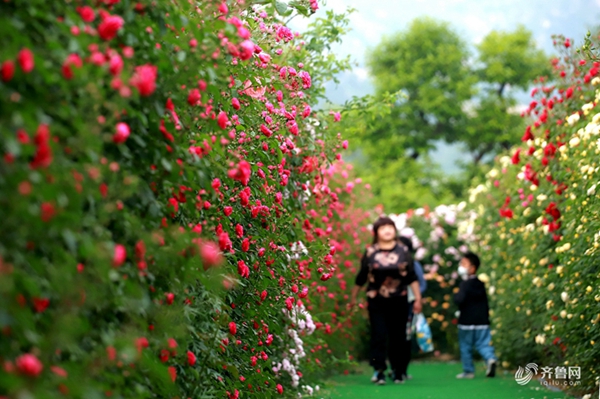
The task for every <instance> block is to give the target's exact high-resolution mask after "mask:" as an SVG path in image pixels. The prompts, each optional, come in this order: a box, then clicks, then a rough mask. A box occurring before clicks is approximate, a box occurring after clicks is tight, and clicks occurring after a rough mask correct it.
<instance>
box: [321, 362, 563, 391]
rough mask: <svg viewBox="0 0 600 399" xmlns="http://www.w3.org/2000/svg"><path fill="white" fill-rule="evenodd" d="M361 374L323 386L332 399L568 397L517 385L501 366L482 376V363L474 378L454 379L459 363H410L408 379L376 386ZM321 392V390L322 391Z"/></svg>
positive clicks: (368, 375) (533, 385)
mask: <svg viewBox="0 0 600 399" xmlns="http://www.w3.org/2000/svg"><path fill="white" fill-rule="evenodd" d="M363 369H364V371H363V373H362V374H350V375H340V376H337V377H335V378H333V379H332V380H331V381H330V384H328V387H327V388H328V389H326V391H328V392H327V394H328V395H327V396H328V397H330V398H332V399H337V398H344V399H369V398H373V399H395V398H399V399H400V398H411V399H412V398H414V399H429V398H431V399H441V398H443V399H470V398H474V399H475V398H477V399H558V398H560V399H565V398H572V396H569V395H566V394H564V393H563V392H560V391H557V392H553V391H551V390H549V389H547V388H546V387H543V386H542V385H541V384H540V383H539V382H538V381H536V380H533V381H531V382H529V383H528V384H527V385H524V386H521V385H519V384H517V383H516V382H515V378H514V374H512V373H509V372H504V371H502V370H501V369H500V370H498V372H497V373H496V377H494V378H486V377H485V370H484V367H483V364H481V365H478V366H477V371H476V374H475V378H474V379H472V380H458V379H456V374H459V373H460V372H462V368H461V365H460V363H458V362H452V363H433V362H420V363H416V362H415V363H411V365H410V368H409V374H411V375H412V376H413V379H412V380H409V381H407V382H406V383H404V384H398V385H396V384H393V382H392V381H391V380H390V379H388V380H387V383H386V385H383V386H378V385H375V384H373V383H372V382H371V381H370V379H371V376H372V373H371V371H370V369H369V368H368V366H365V367H364V368H363ZM324 393H325V392H324Z"/></svg>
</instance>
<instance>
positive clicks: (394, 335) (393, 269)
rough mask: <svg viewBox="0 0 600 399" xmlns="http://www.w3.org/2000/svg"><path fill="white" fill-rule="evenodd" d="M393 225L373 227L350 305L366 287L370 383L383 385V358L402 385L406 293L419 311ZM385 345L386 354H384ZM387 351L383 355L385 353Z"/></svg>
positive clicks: (409, 265) (407, 258)
mask: <svg viewBox="0 0 600 399" xmlns="http://www.w3.org/2000/svg"><path fill="white" fill-rule="evenodd" d="M396 237H397V231H396V225H395V224H394V222H393V221H392V220H391V219H390V218H387V217H381V218H379V219H378V220H377V221H376V222H375V223H374V224H373V244H372V245H370V246H369V247H367V249H366V251H365V253H364V255H363V257H362V260H361V268H360V271H359V273H358V275H357V276H356V281H355V283H356V285H355V286H354V288H353V289H352V298H351V305H352V306H354V305H355V304H356V298H357V295H358V292H359V291H360V289H361V287H362V286H364V285H365V283H367V282H368V284H367V303H368V310H369V321H370V324H371V359H370V364H371V366H372V367H373V369H374V370H375V375H374V376H373V379H372V380H373V382H376V383H377V384H380V385H383V384H385V370H386V369H387V365H386V357H387V358H388V359H389V362H390V367H391V369H392V379H393V381H394V382H395V383H397V384H399V383H402V382H403V377H402V373H401V368H402V358H403V356H402V355H403V354H402V352H403V351H404V350H406V349H405V348H406V345H405V341H406V323H407V321H408V299H407V296H408V290H412V292H413V294H414V297H415V301H414V308H413V309H414V311H415V313H419V312H420V311H421V291H420V289H419V282H418V280H417V276H416V274H415V270H414V266H413V261H412V257H411V255H410V252H409V250H408V248H407V247H406V246H405V245H404V244H402V243H401V242H398V240H397V239H396ZM386 344H387V351H386ZM386 352H387V353H386Z"/></svg>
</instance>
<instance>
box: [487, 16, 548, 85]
mask: <svg viewBox="0 0 600 399" xmlns="http://www.w3.org/2000/svg"><path fill="white" fill-rule="evenodd" d="M477 50H478V52H479V57H478V61H479V64H480V67H479V68H478V70H477V74H478V76H479V79H480V81H482V82H486V83H489V84H490V85H495V88H496V92H497V94H498V96H499V97H502V96H503V94H504V90H505V88H506V87H507V86H508V85H510V86H515V87H518V88H521V89H523V90H526V89H527V88H528V87H529V86H530V85H531V84H532V82H533V80H535V79H536V78H538V77H539V76H544V75H548V74H549V73H550V69H549V63H548V57H547V56H546V55H545V54H544V51H543V50H540V49H538V48H537V47H536V45H535V41H534V40H533V37H532V34H531V32H530V31H529V30H527V28H525V27H524V26H523V25H519V26H518V27H517V29H516V30H515V31H514V32H504V31H492V32H490V33H489V34H488V35H487V36H486V37H485V38H484V39H483V40H482V41H481V43H479V45H478V46H477Z"/></svg>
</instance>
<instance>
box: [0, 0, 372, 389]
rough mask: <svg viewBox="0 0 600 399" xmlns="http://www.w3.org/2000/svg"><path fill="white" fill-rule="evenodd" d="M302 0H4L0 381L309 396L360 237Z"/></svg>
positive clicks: (336, 33)
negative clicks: (321, 105) (298, 21)
mask: <svg viewBox="0 0 600 399" xmlns="http://www.w3.org/2000/svg"><path fill="white" fill-rule="evenodd" d="M252 3H256V4H254V5H253V4H252ZM316 8H318V3H317V1H316V0H300V1H293V2H290V3H289V4H286V3H283V2H279V1H277V2H272V3H271V2H264V1H261V2H246V3H244V2H243V1H238V2H234V1H228V2H225V1H223V2H220V1H209V0H206V1H199V2H150V1H139V2H129V1H124V0H103V1H97V2H84V1H75V2H56V3H48V2H44V1H41V0H34V1H23V0H15V1H10V2H3V3H2V4H1V5H0V22H1V23H0V33H1V34H0V45H1V47H2V52H1V55H0V63H1V65H0V151H1V152H2V162H0V204H2V206H1V207H0V218H1V219H2V229H1V231H0V235H1V239H0V274H1V278H0V298H1V300H0V331H1V334H2V339H0V362H1V363H2V369H1V370H0V396H5V397H10V398H13V397H14V398H16V397H24V396H32V397H37V398H51V397H56V396H57V395H58V394H59V393H60V394H61V395H62V396H65V397H86V398H90V397H140V398H141V397H200V396H202V397H229V398H237V397H260V398H266V397H276V396H280V395H284V396H297V395H298V394H311V393H312V392H313V390H314V386H313V385H314V383H315V382H316V381H318V378H319V376H320V375H321V374H322V373H323V372H324V371H326V370H328V369H329V368H330V367H329V366H331V365H332V364H333V363H334V362H335V361H336V359H335V357H333V356H331V355H330V354H329V353H327V352H330V349H328V347H327V345H328V344H327V342H333V341H331V340H330V341H327V340H328V339H329V337H330V335H329V334H330V332H331V331H332V330H336V329H338V328H339V327H340V325H339V323H338V322H337V320H336V321H335V322H334V321H333V320H331V319H329V317H330V316H329V315H327V316H326V315H324V314H321V313H319V309H322V308H320V307H319V306H321V305H322V304H326V305H327V306H330V305H329V304H330V303H331V302H330V301H329V294H330V293H331V292H330V291H329V292H328V289H327V288H325V287H326V286H325V285H324V284H326V283H327V284H339V285H340V286H341V283H336V282H335V281H338V279H337V278H336V279H332V277H334V276H335V275H336V273H337V271H336V266H337V265H338V264H339V262H340V259H341V258H340V256H341V255H340V253H346V254H348V253H350V252H352V251H353V250H354V249H355V247H358V246H359V242H360V239H361V238H360V236H359V235H360V234H359V233H360V229H358V228H357V226H358V223H360V217H361V216H360V215H361V212H360V211H359V210H353V209H354V208H353V207H354V205H353V202H352V199H351V196H352V195H354V194H352V188H353V185H354V184H359V183H357V182H356V181H354V180H347V171H345V169H346V167H345V166H343V164H339V165H337V166H334V167H333V168H332V167H331V166H330V165H331V164H332V162H334V161H336V159H337V160H339V159H340V158H341V156H340V151H342V150H343V149H344V148H346V147H347V143H345V142H343V141H342V139H341V137H340V136H339V134H337V132H335V130H334V127H335V123H336V121H338V120H339V119H340V115H339V114H338V113H334V114H332V115H330V114H327V113H318V112H315V111H313V110H312V108H314V107H315V106H316V104H317V103H318V101H319V100H321V99H322V98H323V95H324V89H323V82H324V81H325V80H328V79H331V78H332V76H334V75H335V74H336V73H337V72H338V71H340V70H344V69H345V68H347V67H348V62H347V61H344V60H341V61H340V60H336V59H335V58H332V57H330V56H329V55H327V49H328V48H329V46H330V45H331V44H332V43H335V42H336V41H339V37H340V35H341V34H342V33H343V32H344V26H345V24H346V20H345V18H344V17H343V16H340V15H335V14H332V13H330V14H329V15H328V16H327V18H323V19H317V20H315V21H314V22H313V23H312V24H311V25H310V27H309V29H308V31H307V32H306V33H305V36H304V37H299V35H296V34H294V33H293V32H292V31H291V30H290V29H288V28H287V27H286V26H285V25H284V24H283V23H282V20H283V18H282V17H288V16H290V15H291V14H293V13H300V14H303V15H310V14H311V13H312V12H313V11H314V10H315V9H316ZM350 214H352V215H357V216H356V217H355V218H354V217H353V218H347V216H348V215H350ZM351 228H352V230H350V229H351ZM336 253H337V255H336ZM328 280H329V281H328ZM323 306H324V305H323ZM335 306H337V305H335ZM327 309H328V313H329V309H330V308H327ZM321 320H323V321H321ZM338 345H339V343H338ZM340 348H341V347H339V348H338V350H337V352H336V353H338V354H341V355H340V356H342V355H343V354H344V352H343V351H342V350H341V349H340Z"/></svg>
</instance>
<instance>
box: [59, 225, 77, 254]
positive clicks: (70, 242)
mask: <svg viewBox="0 0 600 399" xmlns="http://www.w3.org/2000/svg"><path fill="white" fill-rule="evenodd" d="M62 236H63V239H64V240H65V244H66V245H67V248H69V251H71V252H72V253H74V254H75V253H77V238H75V234H73V232H72V231H71V230H69V229H64V230H63V232H62Z"/></svg>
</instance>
